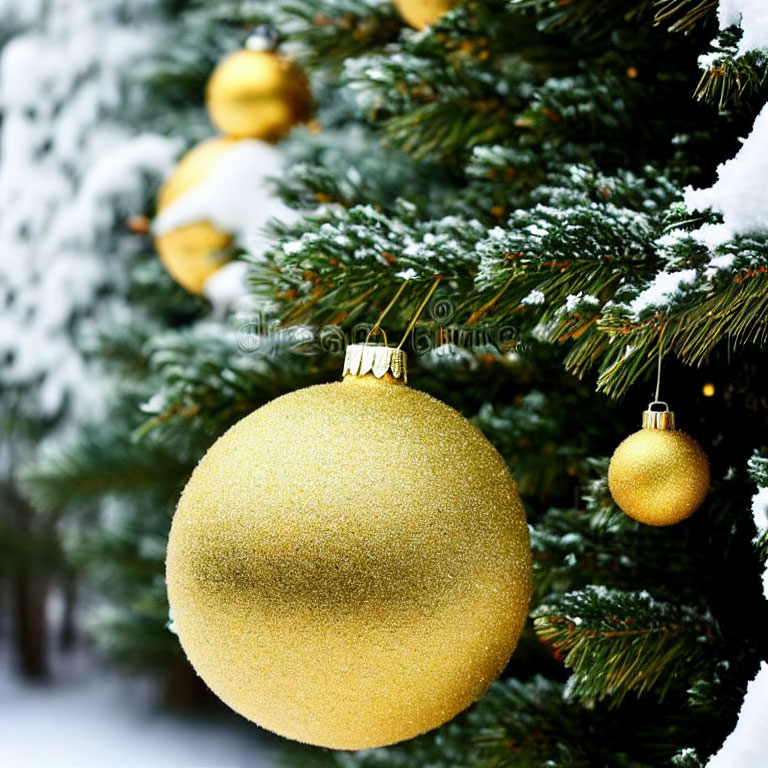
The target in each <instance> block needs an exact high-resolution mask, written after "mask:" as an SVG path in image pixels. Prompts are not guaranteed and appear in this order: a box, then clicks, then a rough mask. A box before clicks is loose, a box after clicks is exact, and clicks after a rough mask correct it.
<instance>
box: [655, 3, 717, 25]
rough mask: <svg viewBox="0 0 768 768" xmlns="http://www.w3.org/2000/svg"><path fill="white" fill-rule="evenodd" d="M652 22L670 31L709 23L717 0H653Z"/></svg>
mask: <svg viewBox="0 0 768 768" xmlns="http://www.w3.org/2000/svg"><path fill="white" fill-rule="evenodd" d="M655 5H656V12H655V15H654V19H653V21H654V24H659V25H664V26H665V27H666V28H667V29H668V30H669V31H670V32H688V31H690V30H692V29H694V28H696V27H698V26H700V25H702V26H703V25H711V23H712V22H713V19H714V17H715V14H716V12H717V0H655Z"/></svg>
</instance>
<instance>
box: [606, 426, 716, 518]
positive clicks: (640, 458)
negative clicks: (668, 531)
mask: <svg viewBox="0 0 768 768" xmlns="http://www.w3.org/2000/svg"><path fill="white" fill-rule="evenodd" d="M608 485H609V487H610V489H611V495H612V496H613V499H614V501H615V502H616V503H617V504H618V505H619V506H620V507H621V508H622V509H623V510H624V512H626V513H627V514H628V515H629V516H630V517H632V518H634V519H635V520H639V521H640V522H641V523H647V524H648V525H672V524H673V523H679V522H680V521H682V520H685V519H686V518H687V517H690V516H691V515H692V514H693V513H694V512H695V511H696V510H697V509H698V508H699V506H700V505H701V502H702V501H704V497H705V496H706V495H707V491H708V490H709V462H708V461H707V456H706V454H705V453H704V451H703V450H702V449H701V446H700V445H699V444H698V443H697V442H696V441H695V440H694V439H693V438H692V437H691V436H690V435H687V434H686V433H685V432H681V431H680V430H677V429H672V430H669V429H641V430H640V431H639V432H635V433H634V434H633V435H630V436H629V437H628V438H627V439H626V440H625V441H624V442H623V443H622V444H621V445H620V446H619V447H618V448H617V449H616V451H615V452H614V454H613V456H612V457H611V464H610V466H609V468H608Z"/></svg>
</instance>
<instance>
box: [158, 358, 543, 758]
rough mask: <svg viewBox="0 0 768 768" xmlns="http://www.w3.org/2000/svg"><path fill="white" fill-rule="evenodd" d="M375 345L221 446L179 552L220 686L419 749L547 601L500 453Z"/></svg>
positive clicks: (203, 661) (261, 712)
mask: <svg viewBox="0 0 768 768" xmlns="http://www.w3.org/2000/svg"><path fill="white" fill-rule="evenodd" d="M360 349H361V347H360V346H352V347H350V348H349V350H348V358H347V359H348V361H349V360H350V354H351V355H352V357H353V358H354V355H355V352H356V351H357V352H358V353H359V351H360ZM365 349H366V350H369V351H370V350H372V349H375V350H376V351H375V355H374V357H375V361H378V362H375V361H374V363H373V364H372V365H371V364H369V365H367V366H366V364H365V360H363V364H362V365H360V364H359V363H360V360H359V354H358V360H357V362H356V363H354V364H345V372H346V373H347V375H346V377H345V378H344V380H343V381H340V382H338V383H335V384H325V385H320V386H315V387H310V388H308V389H302V390H299V391H296V392H292V393H291V394H288V395H284V396H283V397H280V398H279V399H277V400H275V401H273V402H271V403H269V404H268V405H266V406H264V407H263V408H260V409H259V410H257V411H255V412H254V413H252V414H251V415H250V416H248V417H246V418H245V419H243V420H242V421H240V422H239V423H238V424H236V425H235V426H234V427H232V428H231V429H230V430H229V431H228V432H227V433H226V434H225V435H224V436H223V437H221V438H220V439H219V440H218V441H217V442H216V443H215V444H214V445H213V447H212V448H211V449H210V450H209V451H208V453H207V455H206V456H205V458H204V459H203V460H202V462H201V463H200V464H199V466H198V467H197V469H196V470H195V472H194V474H193V475H192V478H191V479H190V481H189V483H188V484H187V487H186V488H185V490H184V493H183V495H182V498H181V501H180V502H179V506H178V509H177V511H176V515H175V517H174V520H173V526H172V529H171V534H170V540H169V544H168V558H167V581H168V596H169V599H170V604H171V608H172V613H173V617H174V621H175V624H176V627H177V630H178V634H179V637H180V640H181V643H182V645H183V647H184V650H185V651H186V654H187V656H188V657H189V660H190V661H191V663H192V664H193V666H194V667H195V669H196V670H197V672H198V673H199V674H200V676H201V677H202V678H203V680H205V682H206V683H207V684H208V685H209V686H210V688H211V689H212V690H213V691H214V692H215V693H216V694H217V695H218V696H219V697H221V699H223V700H224V701H225V702H226V703H227V704H228V705H229V706H230V707H232V708H233V709H235V710H236V711H237V712H239V713H240V714H242V715H244V716H245V717H247V718H249V719H251V720H253V721H254V722H256V723H258V724H259V725H261V726H263V727H264V728H268V729H269V730H271V731H274V732H276V733H278V734H281V735H282V736H286V737H288V738H291V739H296V740H298V741H303V742H308V743H310V744H316V745H321V746H324V747H330V748H334V749H361V748H366V747H375V746H379V745H385V744H390V743H394V742H397V741H401V740H403V739H408V738H410V737H412V736H416V735H417V734H419V733H423V732H424V731H427V730H429V729H431V728H435V727H436V726H439V725H441V724H442V723H444V722H445V721H446V720H449V719H450V718H452V717H453V716H454V715H456V714H457V713H458V712H460V711H461V710H463V709H464V708H465V707H467V706H468V705H469V704H471V703H472V702H473V701H475V700H476V699H477V698H479V697H480V696H481V695H482V694H483V693H484V692H485V690H486V689H487V688H488V686H489V685H490V684H491V683H492V682H493V681H494V679H495V678H496V677H497V676H498V675H499V673H500V672H501V671H502V670H503V669H504V666H505V665H506V663H507V660H508V659H509V657H510V655H511V653H512V651H513V650H514V648H515V646H516V645H517V642H518V639H519V637H520V633H521V631H522V629H523V625H524V624H525V620H526V616H527V613H528V603H529V600H530V596H531V555H530V548H529V541H528V529H527V526H526V522H525V512H524V510H523V506H522V503H521V501H520V498H519V496H518V493H517V489H516V487H515V482H514V480H513V479H512V477H511V476H510V474H509V471H508V470H507V467H506V465H505V464H504V461H503V460H502V458H501V456H499V454H498V453H497V452H496V450H495V449H494V448H493V447H492V446H491V444H490V443H489V442H488V441H487V440H486V438H485V437H484V436H483V435H482V434H481V432H480V431H479V430H478V429H476V428H475V427H474V426H472V425H471V424H470V423H469V422H468V421H467V420H466V419H465V418H464V417H463V416H461V415H460V414H459V413H457V412H456V411H454V410H453V409H452V408H449V407H448V406H447V405H444V404H443V403H441V402H439V401H438V400H435V399H434V398H432V397H430V396H428V395H425V394H423V393H421V392H418V391H416V390H413V389H410V388H409V387H408V386H407V385H406V384H404V383H403V382H402V381H400V380H398V379H396V378H395V377H394V376H392V375H391V373H389V372H387V373H385V372H384V369H386V368H387V367H388V369H389V371H390V372H392V371H394V372H395V374H396V375H402V374H401V369H400V367H399V365H396V363H397V362H398V360H399V359H400V356H401V355H402V353H400V352H399V351H396V350H391V349H387V348H384V347H376V348H371V347H366V348H365ZM393 353H394V354H393ZM366 354H368V353H366ZM381 355H391V359H388V360H384V366H383V368H379V367H377V366H378V364H379V363H381V362H382V358H381V357H380V356H381ZM370 362H371V361H370V360H369V363H370ZM366 370H367V371H370V370H373V371H376V375H374V373H370V372H369V373H367V374H365V375H363V374H364V372H365V371H366ZM378 377H380V378H378Z"/></svg>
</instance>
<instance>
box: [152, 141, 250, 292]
mask: <svg viewBox="0 0 768 768" xmlns="http://www.w3.org/2000/svg"><path fill="white" fill-rule="evenodd" d="M235 144H237V139H231V138H228V137H223V136H222V137H219V138H216V139H208V140H207V141H204V142H202V144H198V145H197V146H196V147H194V148H193V149H191V150H190V151H189V152H188V153H187V154H186V155H184V157H183V158H182V159H181V161H180V162H179V164H178V165H177V166H176V168H175V170H174V171H173V174H172V175H171V176H170V178H169V179H168V180H167V181H166V182H165V184H164V185H163V187H162V189H161V190H160V194H159V195H158V198H157V211H158V213H162V212H163V211H164V210H165V209H166V208H167V207H168V206H170V205H171V204H172V203H174V202H175V201H176V200H177V199H178V198H180V197H181V196H182V195H183V194H185V193H186V192H188V191H189V190H190V189H193V188H194V187H196V186H197V185H198V184H201V183H202V182H203V181H205V179H206V178H207V177H208V174H209V173H210V172H211V170H212V169H213V168H214V167H215V165H216V163H217V162H218V161H219V160H220V159H221V157H222V156H223V155H224V154H225V153H226V152H228V151H229V150H230V149H232V147H234V146H235ZM231 245H232V236H231V235H229V234H227V233H226V232H221V231H220V230H218V229H216V228H215V227H214V226H213V225H212V224H211V223H210V222H208V221H196V222H193V223H191V224H186V225H184V226H181V227H177V228H176V229H173V230H171V231H170V232H165V233H163V234H161V235H158V236H156V237H155V247H156V248H157V252H158V253H159V254H160V260H161V261H162V262H163V264H164V265H165V268H166V269H167V270H168V271H169V272H170V273H171V275H172V277H173V278H174V280H176V281H177V282H178V283H180V284H181V285H183V286H184V287H185V288H186V289H187V290H188V291H189V292H190V293H196V294H201V293H202V292H203V286H204V285H205V283H206V281H207V280H208V278H209V277H210V276H211V275H212V274H213V273H214V272H217V271H218V270H219V268H220V267H221V266H222V264H224V263H225V262H226V261H227V259H228V258H229V255H230V247H231Z"/></svg>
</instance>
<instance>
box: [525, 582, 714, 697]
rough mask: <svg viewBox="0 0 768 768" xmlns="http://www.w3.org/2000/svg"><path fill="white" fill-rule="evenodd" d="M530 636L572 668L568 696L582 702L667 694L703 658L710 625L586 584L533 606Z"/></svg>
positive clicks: (642, 596)
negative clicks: (532, 633)
mask: <svg viewBox="0 0 768 768" xmlns="http://www.w3.org/2000/svg"><path fill="white" fill-rule="evenodd" d="M533 617H534V624H535V626H536V631H537V633H538V635H539V637H541V638H542V639H543V640H544V641H545V642H548V643H551V645H552V646H553V647H554V648H555V649H556V650H557V651H560V652H562V653H563V654H564V660H565V664H566V665H567V666H568V667H570V668H572V670H573V674H572V675H571V677H570V679H569V681H568V696H569V697H570V698H573V699H577V700H581V701H584V702H590V701H593V700H596V699H597V700H599V699H604V698H608V697H610V698H611V703H612V704H614V705H615V706H618V705H619V704H621V702H622V699H623V698H624V696H626V695H627V694H628V693H631V692H635V693H637V694H638V695H642V694H645V693H648V692H649V691H654V692H655V693H657V694H658V695H660V696H663V695H664V694H666V693H668V692H669V690H670V689H671V688H672V687H673V686H674V685H675V684H676V683H677V682H678V678H680V677H683V678H684V679H686V680H688V679H691V677H693V676H695V675H696V673H697V666H698V665H699V664H701V662H702V659H704V658H706V657H707V654H708V653H711V649H710V648H708V647H707V646H708V645H710V644H711V643H712V642H713V638H714V637H715V635H716V631H717V630H716V626H715V624H714V622H713V621H712V619H711V618H708V617H707V616H705V615H701V614H699V613H698V612H697V611H696V610H695V609H694V608H691V607H688V606H685V605H679V604H678V605H674V604H670V603H661V602H658V601H656V600H654V599H653V598H652V597H651V595H649V594H648V593H647V592H622V591H619V590H612V589H606V588H605V587H596V586H588V587H587V588H586V589H582V590H579V591H578V592H569V593H566V594H564V595H562V596H560V597H559V598H557V599H555V600H553V601H552V602H549V603H546V604H544V605H541V606H539V607H538V608H537V609H536V610H535V611H534V613H533Z"/></svg>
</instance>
